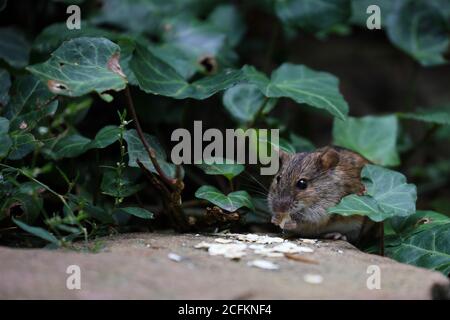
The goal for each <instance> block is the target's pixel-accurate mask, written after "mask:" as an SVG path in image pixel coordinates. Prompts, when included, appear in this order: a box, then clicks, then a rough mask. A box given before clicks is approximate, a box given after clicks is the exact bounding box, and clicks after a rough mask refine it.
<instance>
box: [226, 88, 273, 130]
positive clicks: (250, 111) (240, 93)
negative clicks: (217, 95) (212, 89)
mask: <svg viewBox="0 0 450 320" xmlns="http://www.w3.org/2000/svg"><path fill="white" fill-rule="evenodd" d="M222 102H223V105H224V106H225V109H226V110H227V111H228V112H229V113H230V114H231V115H232V116H233V118H235V119H236V120H237V121H239V122H240V123H249V122H252V121H254V120H255V117H256V116H257V114H258V112H260V111H262V112H265V109H266V105H269V106H268V107H267V109H268V111H270V109H271V107H273V106H274V105H275V102H276V99H267V98H266V97H265V96H264V95H263V94H262V93H261V91H260V90H259V89H258V87H257V86H256V85H254V84H249V83H240V84H237V85H235V86H234V87H231V88H229V89H227V90H226V91H225V93H224V95H223V100H222ZM261 109H262V110H261Z"/></svg>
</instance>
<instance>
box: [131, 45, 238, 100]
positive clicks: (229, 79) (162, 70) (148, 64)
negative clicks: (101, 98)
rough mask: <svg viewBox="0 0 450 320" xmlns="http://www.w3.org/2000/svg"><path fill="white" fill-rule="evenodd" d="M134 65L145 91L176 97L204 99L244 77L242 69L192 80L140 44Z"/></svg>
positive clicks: (132, 63)
mask: <svg viewBox="0 0 450 320" xmlns="http://www.w3.org/2000/svg"><path fill="white" fill-rule="evenodd" d="M130 68H131V70H132V71H133V73H134V75H135V77H136V79H137V81H138V83H139V87H140V88H141V89H142V90H143V91H145V92H147V93H152V94H159V95H163V96H168V97H172V98H175V99H185V98H193V99H198V100H203V99H206V98H208V97H210V96H212V95H213V94H215V93H216V92H218V91H222V90H225V89H227V88H229V87H231V86H233V85H234V84H236V83H238V82H240V81H242V80H243V73H242V71H241V70H223V71H221V72H219V73H217V74H215V75H212V76H207V77H204V78H202V79H200V80H197V81H195V82H193V83H189V82H187V81H186V80H185V79H184V78H183V77H182V76H181V75H180V74H178V73H177V71H175V69H173V68H172V67H171V66H170V65H168V64H167V63H165V62H164V61H162V60H161V59H159V58H158V57H156V56H155V55H154V54H153V53H151V52H150V51H149V50H148V49H146V48H145V47H143V46H142V45H140V44H137V45H136V49H135V53H134V55H133V58H132V59H131V61H130Z"/></svg>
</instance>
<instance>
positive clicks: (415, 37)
mask: <svg viewBox="0 0 450 320" xmlns="http://www.w3.org/2000/svg"><path fill="white" fill-rule="evenodd" d="M440 10H441V9H440V7H439V6H436V5H434V4H433V3H432V1H420V0H404V1H398V2H396V5H395V6H394V8H393V12H392V13H391V14H390V15H389V16H388V18H387V19H388V20H387V34H388V36H389V39H390V40H391V41H392V43H393V44H394V45H396V46H397V47H398V48H400V49H401V50H403V51H405V52H406V53H408V54H410V55H411V56H412V57H413V58H414V59H416V60H417V61H419V62H420V64H422V65H423V66H433V65H439V64H443V63H445V62H446V61H445V59H444V57H443V55H444V53H445V52H446V51H447V48H448V44H449V38H448V27H447V21H446V18H445V16H444V14H442V13H441V12H440Z"/></svg>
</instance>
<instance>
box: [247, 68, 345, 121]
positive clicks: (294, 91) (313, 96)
mask: <svg viewBox="0 0 450 320" xmlns="http://www.w3.org/2000/svg"><path fill="white" fill-rule="evenodd" d="M244 73H245V74H246V77H247V79H248V81H249V82H250V83H253V84H255V85H257V86H258V87H259V89H260V90H261V91H262V92H263V94H264V95H265V96H266V97H270V98H281V97H287V98H291V99H292V100H294V101H296V102H298V103H306V104H307V105H310V106H313V107H316V108H320V109H325V110H327V111H328V112H330V113H331V114H332V115H334V116H335V117H338V118H340V119H345V118H346V116H347V113H348V105H347V102H346V101H345V100H344V98H343V97H342V95H341V94H340V92H339V80H338V79H337V78H336V77H335V76H333V75H332V74H330V73H326V72H319V71H314V70H312V69H309V68H308V67H306V66H303V65H294V64H291V63H284V64H282V65H281V66H280V67H279V68H278V69H276V70H275V71H274V72H273V73H272V76H271V79H270V80H269V79H267V77H266V76H265V75H264V74H262V73H261V72H259V71H257V70H256V69H254V68H253V67H248V66H247V67H244Z"/></svg>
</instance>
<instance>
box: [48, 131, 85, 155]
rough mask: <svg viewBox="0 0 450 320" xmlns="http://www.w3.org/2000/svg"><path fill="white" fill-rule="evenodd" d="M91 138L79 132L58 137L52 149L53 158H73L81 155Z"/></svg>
mask: <svg viewBox="0 0 450 320" xmlns="http://www.w3.org/2000/svg"><path fill="white" fill-rule="evenodd" d="M90 142H91V139H89V138H86V137H83V136H82V135H80V134H72V135H67V136H65V137H63V138H62V139H60V140H59V141H58V142H57V143H56V144H55V146H54V147H53V149H52V152H53V154H54V159H55V160H57V159H62V158H73V157H77V156H79V155H81V154H82V153H83V152H84V150H85V147H86V146H87V145H88V144H89V143H90Z"/></svg>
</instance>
